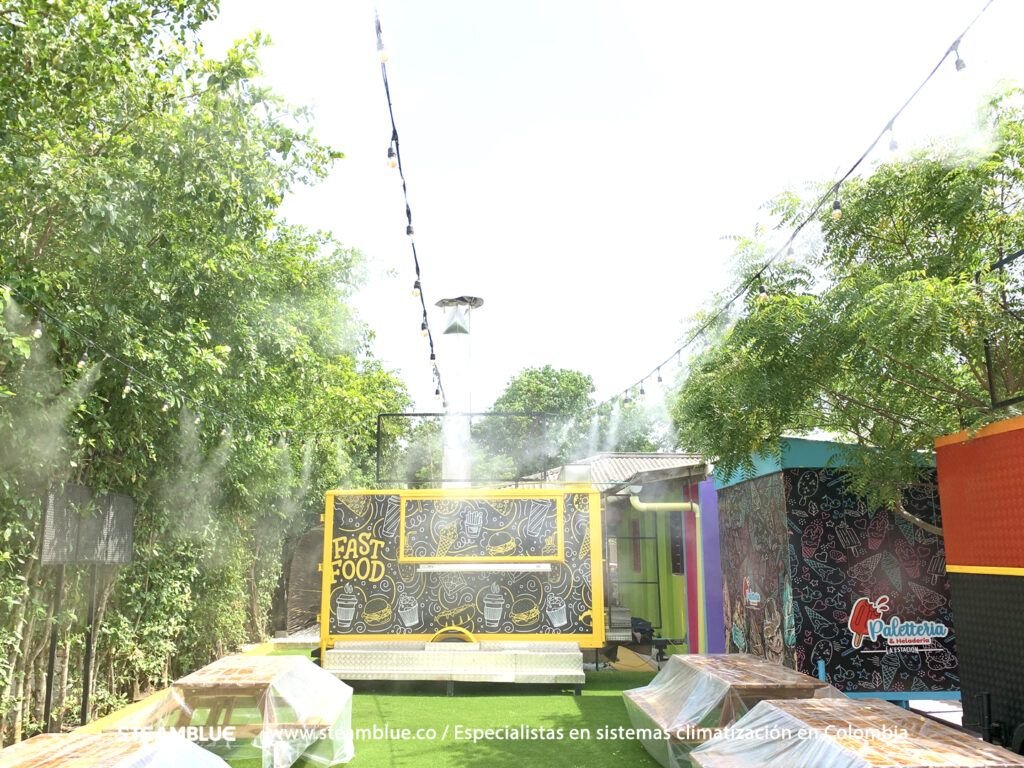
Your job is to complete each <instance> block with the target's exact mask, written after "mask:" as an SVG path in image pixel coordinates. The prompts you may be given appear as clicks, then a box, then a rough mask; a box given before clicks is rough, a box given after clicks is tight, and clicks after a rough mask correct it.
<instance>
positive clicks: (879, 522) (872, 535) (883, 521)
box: [868, 512, 889, 551]
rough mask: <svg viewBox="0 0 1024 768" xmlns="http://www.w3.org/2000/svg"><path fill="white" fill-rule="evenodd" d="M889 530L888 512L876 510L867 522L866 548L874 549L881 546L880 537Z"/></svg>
mask: <svg viewBox="0 0 1024 768" xmlns="http://www.w3.org/2000/svg"><path fill="white" fill-rule="evenodd" d="M888 532H889V513H888V512H876V513H875V516H874V517H873V518H871V522H870V523H868V549H870V550H871V551H875V550H876V549H878V548H879V547H880V546H882V539H884V538H885V534H886V533H888Z"/></svg>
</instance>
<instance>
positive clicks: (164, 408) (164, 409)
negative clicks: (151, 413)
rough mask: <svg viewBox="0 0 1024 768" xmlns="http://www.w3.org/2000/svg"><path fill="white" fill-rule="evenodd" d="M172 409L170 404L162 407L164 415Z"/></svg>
mask: <svg viewBox="0 0 1024 768" xmlns="http://www.w3.org/2000/svg"><path fill="white" fill-rule="evenodd" d="M170 407H171V404H170V403H164V404H163V405H161V406H160V410H161V411H163V412H164V413H167V411H168V409H169V408H170Z"/></svg>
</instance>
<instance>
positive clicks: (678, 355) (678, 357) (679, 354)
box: [676, 349, 683, 368]
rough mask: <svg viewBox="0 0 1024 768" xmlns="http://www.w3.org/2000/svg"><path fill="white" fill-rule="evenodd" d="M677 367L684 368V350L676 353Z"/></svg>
mask: <svg viewBox="0 0 1024 768" xmlns="http://www.w3.org/2000/svg"><path fill="white" fill-rule="evenodd" d="M676 367H677V368H682V367H683V350H681V349H680V350H678V351H677V352H676Z"/></svg>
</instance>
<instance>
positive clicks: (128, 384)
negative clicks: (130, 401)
mask: <svg viewBox="0 0 1024 768" xmlns="http://www.w3.org/2000/svg"><path fill="white" fill-rule="evenodd" d="M131 392H132V380H131V378H129V379H128V380H127V381H126V382H125V383H124V388H123V389H122V390H121V397H128V395H130V394H131Z"/></svg>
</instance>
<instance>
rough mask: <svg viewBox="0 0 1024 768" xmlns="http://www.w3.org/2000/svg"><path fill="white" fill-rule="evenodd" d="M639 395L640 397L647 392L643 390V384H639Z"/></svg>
mask: <svg viewBox="0 0 1024 768" xmlns="http://www.w3.org/2000/svg"><path fill="white" fill-rule="evenodd" d="M640 394H641V396H642V395H646V394H647V391H646V390H645V389H644V383H643V382H640Z"/></svg>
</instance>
